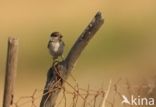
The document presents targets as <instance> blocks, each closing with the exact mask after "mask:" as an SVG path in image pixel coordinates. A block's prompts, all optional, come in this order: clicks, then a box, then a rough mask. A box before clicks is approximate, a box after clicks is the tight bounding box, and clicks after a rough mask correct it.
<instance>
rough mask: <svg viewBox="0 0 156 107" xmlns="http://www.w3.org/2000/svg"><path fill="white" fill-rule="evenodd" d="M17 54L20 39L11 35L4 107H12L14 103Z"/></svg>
mask: <svg viewBox="0 0 156 107" xmlns="http://www.w3.org/2000/svg"><path fill="white" fill-rule="evenodd" d="M17 54H18V40H17V39H15V38H13V37H9V38H8V50H7V61H6V73H5V86H4V96H3V107H10V106H11V105H12V104H13V97H14V87H15V77H16V68H17Z"/></svg>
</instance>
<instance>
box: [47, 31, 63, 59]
mask: <svg viewBox="0 0 156 107" xmlns="http://www.w3.org/2000/svg"><path fill="white" fill-rule="evenodd" d="M62 37H63V36H62V35H61V34H60V33H59V32H53V33H52V34H51V35H50V39H49V42H48V49H49V53H50V54H51V55H52V57H53V60H54V61H55V60H57V59H58V57H59V56H61V58H62V59H63V57H62V54H63V51H64V46H65V44H64V42H63V40H62Z"/></svg>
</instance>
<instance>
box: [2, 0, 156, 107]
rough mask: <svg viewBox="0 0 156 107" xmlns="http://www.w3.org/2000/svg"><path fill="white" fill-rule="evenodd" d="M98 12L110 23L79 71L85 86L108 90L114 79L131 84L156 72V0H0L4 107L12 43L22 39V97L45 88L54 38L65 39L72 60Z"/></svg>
mask: <svg viewBox="0 0 156 107" xmlns="http://www.w3.org/2000/svg"><path fill="white" fill-rule="evenodd" d="M97 11H101V12H102V15H103V17H104V19H105V23H104V25H103V26H102V28H101V29H100V30H99V31H98V32H97V34H96V36H95V37H94V38H93V39H92V40H91V42H90V43H89V45H88V46H87V47H86V49H85V50H84V51H83V53H82V54H81V56H80V58H79V60H78V62H77V64H76V65H75V67H74V70H73V75H74V77H75V78H76V80H77V81H78V83H79V85H80V86H81V87H85V88H87V85H88V84H90V86H91V88H93V89H98V88H99V87H101V85H102V84H103V85H104V87H107V85H108V82H109V80H110V79H113V80H114V81H115V79H118V78H120V77H122V78H129V80H132V81H131V82H134V83H135V82H136V81H137V80H138V79H142V78H146V79H147V80H149V81H153V80H152V76H154V75H155V74H156V72H155V71H156V56H155V55H156V1H155V0H130V1H128V0H117V1H113V0H77V1H73V0H46V1H45V0H44V1H43V0H33V1H31V0H27V1H20V0H14V1H3V0H1V1H0V105H2V96H3V88H4V76H5V63H6V52H7V39H8V37H9V36H14V37H16V38H18V39H19V57H18V72H17V79H16V92H15V94H16V98H19V97H20V96H26V95H31V94H32V92H33V91H34V89H42V88H43V87H44V83H45V80H46V73H47V71H48V69H49V67H50V66H51V64H52V58H51V56H50V55H49V53H48V50H47V43H48V39H49V35H50V34H51V32H53V31H59V32H61V33H62V34H63V35H64V38H63V39H64V41H65V44H66V47H65V52H64V56H66V55H67V54H68V52H69V50H70V48H71V46H72V44H73V43H74V41H75V40H76V39H77V37H78V36H79V35H80V34H81V32H82V31H83V30H84V28H85V27H86V26H87V24H88V23H89V22H90V21H91V19H92V18H93V16H94V15H95V14H96V12H97Z"/></svg>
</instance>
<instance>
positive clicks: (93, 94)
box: [13, 76, 156, 107]
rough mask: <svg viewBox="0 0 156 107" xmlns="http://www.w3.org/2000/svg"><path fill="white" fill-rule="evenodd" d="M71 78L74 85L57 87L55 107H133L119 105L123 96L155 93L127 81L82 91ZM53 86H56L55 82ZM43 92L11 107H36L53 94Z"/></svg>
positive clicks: (36, 91) (150, 88)
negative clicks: (45, 96)
mask: <svg viewBox="0 0 156 107" xmlns="http://www.w3.org/2000/svg"><path fill="white" fill-rule="evenodd" d="M71 77H72V78H73V80H74V81H75V82H74V83H75V84H74V85H72V84H71V83H69V82H68V81H65V83H64V85H63V86H61V87H57V88H61V92H60V94H59V97H58V99H57V102H56V105H55V107H106V106H107V107H117V106H118V107H133V106H130V105H126V104H124V105H121V101H122V100H123V97H122V95H123V94H125V95H127V96H128V97H129V96H130V95H136V96H137V95H141V96H146V97H148V95H149V94H150V95H154V94H153V93H154V92H155V91H156V88H155V87H154V86H150V85H149V84H148V83H145V82H142V83H141V84H140V85H132V84H131V83H130V82H129V80H124V79H119V80H117V81H116V82H114V83H113V84H112V82H111V81H110V83H109V85H108V88H107V89H103V88H100V89H97V90H93V89H91V88H90V87H91V86H90V85H88V86H87V88H86V89H84V88H81V87H80V86H79V84H78V83H77V82H76V80H75V78H74V77H73V76H71ZM59 81H60V80H58V82H59ZM123 81H124V84H123ZM55 84H57V82H56V83H55ZM155 85H156V84H155ZM43 91H44V90H43V89H40V90H37V89H35V90H34V92H33V93H32V94H31V95H30V96H23V97H20V98H19V99H18V100H17V101H14V104H13V107H24V106H25V105H26V106H27V105H29V106H27V107H38V106H39V103H37V100H39V99H40V98H41V97H42V96H44V95H46V94H49V93H51V92H53V90H51V91H49V92H47V93H44V94H43ZM135 107H140V106H135Z"/></svg>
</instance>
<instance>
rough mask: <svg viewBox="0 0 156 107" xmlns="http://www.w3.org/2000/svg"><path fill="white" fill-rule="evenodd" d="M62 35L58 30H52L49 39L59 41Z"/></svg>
mask: <svg viewBox="0 0 156 107" xmlns="http://www.w3.org/2000/svg"><path fill="white" fill-rule="evenodd" d="M62 37H63V36H62V35H61V34H60V33H59V32H53V33H52V34H51V35H50V40H51V41H60V40H61V39H62Z"/></svg>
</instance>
